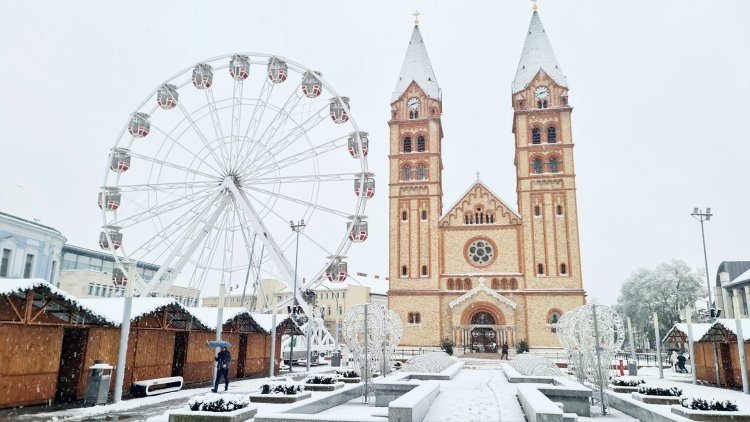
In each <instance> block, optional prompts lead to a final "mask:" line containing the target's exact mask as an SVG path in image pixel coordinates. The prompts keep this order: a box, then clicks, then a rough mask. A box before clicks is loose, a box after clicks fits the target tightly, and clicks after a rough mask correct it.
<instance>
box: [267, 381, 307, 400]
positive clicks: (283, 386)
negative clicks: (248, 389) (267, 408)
mask: <svg viewBox="0 0 750 422" xmlns="http://www.w3.org/2000/svg"><path fill="white" fill-rule="evenodd" d="M301 392H302V384H300V383H298V382H294V381H292V379H291V378H287V379H286V381H284V382H268V383H265V384H263V385H261V386H260V394H285V395H288V396H292V395H294V394H297V393H301Z"/></svg>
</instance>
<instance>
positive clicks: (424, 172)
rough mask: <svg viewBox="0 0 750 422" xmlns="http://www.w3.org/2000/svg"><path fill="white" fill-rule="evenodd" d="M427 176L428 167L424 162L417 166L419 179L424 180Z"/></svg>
mask: <svg viewBox="0 0 750 422" xmlns="http://www.w3.org/2000/svg"><path fill="white" fill-rule="evenodd" d="M426 178H427V167H425V165H424V164H419V165H418V166H417V180H424V179H426Z"/></svg>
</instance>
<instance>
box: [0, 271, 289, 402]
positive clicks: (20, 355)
mask: <svg viewBox="0 0 750 422" xmlns="http://www.w3.org/2000/svg"><path fill="white" fill-rule="evenodd" d="M0 302H1V304H0V408H7V407H16V406H20V405H30V404H48V403H51V402H60V401H71V400H78V399H82V398H83V396H84V394H85V392H86V385H87V382H88V376H89V370H88V368H89V367H91V366H92V365H94V363H95V361H97V360H99V361H103V362H105V363H108V364H110V365H112V366H115V365H116V364H117V353H118V349H119V344H120V321H122V315H123V306H124V303H125V301H124V299H123V298H104V299H76V298H74V297H73V296H70V295H68V294H67V293H65V292H64V291H62V290H60V289H58V288H56V287H54V286H52V285H50V284H49V283H47V282H46V281H45V280H41V279H20V280H19V279H0ZM132 304H133V305H132V311H131V325H130V336H129V337H128V351H127V359H126V368H125V379H124V382H123V386H124V388H123V390H125V391H124V393H125V394H126V395H127V394H128V391H127V390H128V389H129V386H130V385H131V383H133V382H135V381H139V380H147V379H153V378H162V377H170V376H182V377H183V379H184V382H185V384H199V383H204V384H207V383H209V382H210V381H211V380H212V377H213V367H214V354H215V349H214V348H211V347H207V346H206V341H207V340H215V338H216V326H217V323H218V321H217V316H218V309H217V308H186V307H184V306H182V305H180V304H179V303H178V302H177V301H176V300H174V299H170V298H152V297H146V298H133V302H132ZM271 318H272V316H271V315H267V314H254V313H252V314H251V313H249V312H247V311H246V310H244V309H241V308H224V310H223V318H222V319H223V321H224V323H223V326H222V340H226V341H229V342H230V343H231V344H232V347H230V352H231V353H232V363H231V365H230V372H229V374H230V377H231V378H244V377H259V376H266V375H267V374H268V372H269V359H270V358H269V357H270V348H271V346H270V345H271V327H272V326H271V321H272V319H271ZM276 333H277V334H276V335H277V341H276V351H275V354H274V356H277V357H278V356H280V353H279V352H280V345H281V337H282V336H283V335H289V334H295V335H297V334H302V333H301V331H300V330H299V328H298V327H297V326H296V325H295V324H294V323H293V322H292V321H291V320H290V319H289V318H288V317H287V316H286V315H279V316H278V319H277V331H276ZM275 360H276V362H275V369H277V370H278V363H279V359H278V358H277V359H275ZM112 378H113V379H112V381H111V382H110V393H112V392H113V390H114V384H115V382H114V375H113V377H112Z"/></svg>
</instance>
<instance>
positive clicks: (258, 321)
mask: <svg viewBox="0 0 750 422" xmlns="http://www.w3.org/2000/svg"><path fill="white" fill-rule="evenodd" d="M187 310H188V312H190V313H191V314H192V315H193V316H195V317H196V318H197V319H198V320H200V321H201V323H203V324H204V325H205V326H207V327H209V328H210V329H211V330H215V329H216V322H217V316H218V312H219V308H206V307H195V308H187ZM238 317H239V318H241V319H244V318H246V319H249V320H250V321H252V324H253V325H254V327H255V328H257V329H258V330H260V331H262V332H264V333H270V332H271V328H272V327H273V326H272V318H273V316H272V315H271V314H260V313H252V312H249V311H248V310H247V309H245V308H224V312H223V316H222V319H223V320H224V322H223V323H224V324H227V323H231V322H234V321H235V319H236V318H238ZM287 321H289V322H291V319H290V318H289V317H288V316H287V315H286V314H284V315H281V314H278V315H276V329H280V328H282V327H283V326H285V325H288V324H286V323H287ZM242 331H248V330H242ZM251 331H252V330H251ZM296 334H301V331H300V332H298V333H296Z"/></svg>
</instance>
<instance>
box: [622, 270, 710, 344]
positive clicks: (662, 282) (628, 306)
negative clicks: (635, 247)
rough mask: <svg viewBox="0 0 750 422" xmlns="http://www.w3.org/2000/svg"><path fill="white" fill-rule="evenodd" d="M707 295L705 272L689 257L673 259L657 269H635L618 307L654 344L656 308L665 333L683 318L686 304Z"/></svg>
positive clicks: (636, 331)
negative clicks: (688, 260) (692, 265)
mask: <svg viewBox="0 0 750 422" xmlns="http://www.w3.org/2000/svg"><path fill="white" fill-rule="evenodd" d="M705 295H706V289H705V288H704V286H703V274H702V273H700V272H699V271H694V270H692V269H691V268H690V267H689V266H688V265H687V263H685V261H682V260H672V262H670V263H663V264H659V265H657V266H656V268H654V269H647V268H641V269H639V270H637V271H635V272H634V273H633V274H632V275H631V276H630V278H629V279H628V280H627V281H626V282H625V283H624V284H623V285H622V289H621V290H620V296H619V297H618V298H617V310H618V312H620V313H621V315H623V317H630V319H631V322H632V324H633V331H634V333H641V334H642V335H644V336H645V337H647V338H648V339H649V341H650V343H651V344H652V345H653V344H655V343H654V325H653V321H652V315H653V312H656V313H657V315H658V317H659V331H660V334H661V335H663V334H665V333H666V331H667V330H669V329H670V328H672V326H673V325H674V323H675V322H678V321H679V320H680V312H681V311H682V310H683V309H684V308H685V306H687V305H691V304H693V303H695V301H696V300H698V299H699V298H701V297H703V296H705ZM626 328H627V326H626ZM626 342H627V337H626ZM636 343H637V342H636Z"/></svg>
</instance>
